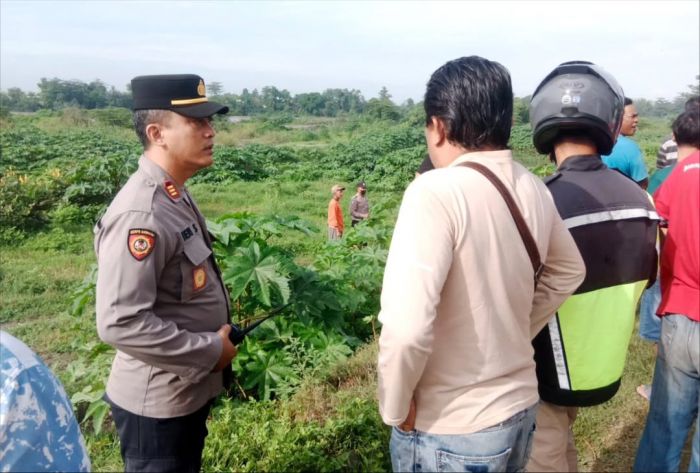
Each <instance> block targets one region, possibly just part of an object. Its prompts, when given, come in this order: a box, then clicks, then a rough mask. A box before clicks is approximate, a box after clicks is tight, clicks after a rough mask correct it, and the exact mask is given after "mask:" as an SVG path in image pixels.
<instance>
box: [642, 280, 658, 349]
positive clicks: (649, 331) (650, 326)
mask: <svg viewBox="0 0 700 473" xmlns="http://www.w3.org/2000/svg"><path fill="white" fill-rule="evenodd" d="M660 303H661V285H660V284H659V279H658V278H657V279H656V282H655V283H654V285H653V286H651V287H650V288H649V289H646V290H645V291H644V292H643V293H642V299H641V302H640V305H639V336H640V337H641V338H642V339H644V340H647V341H650V342H654V343H658V341H659V337H660V336H661V318H660V317H658V316H657V315H656V309H658V308H659V304H660Z"/></svg>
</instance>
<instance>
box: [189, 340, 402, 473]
mask: <svg viewBox="0 0 700 473" xmlns="http://www.w3.org/2000/svg"><path fill="white" fill-rule="evenodd" d="M376 353H377V352H376V347H375V345H374V344H372V345H369V346H366V347H363V348H362V349H361V350H359V351H358V355H357V356H354V357H353V358H351V359H348V360H346V361H342V362H340V363H338V364H337V365H336V366H335V367H334V368H333V369H332V370H329V371H328V372H326V373H325V374H323V375H319V376H317V377H315V378H311V377H307V378H306V379H305V381H304V382H303V384H302V386H301V389H300V391H299V392H298V393H297V394H296V395H294V396H293V397H292V398H291V399H289V400H278V401H266V402H244V403H241V402H240V401H233V400H230V399H225V400H223V401H221V402H220V403H219V404H218V405H217V406H216V407H215V408H214V410H213V412H212V419H211V421H210V422H209V424H208V428H209V436H208V438H207V442H206V445H205V448H204V454H203V464H202V467H203V469H204V470H205V471H208V470H211V471H389V470H390V469H391V464H390V461H389V451H388V447H389V436H390V432H391V431H390V429H389V428H388V427H386V426H385V425H384V424H383V423H382V421H381V418H380V417H379V413H378V411H377V405H376V401H375V392H376V382H375V379H376V371H375V369H374V366H375V360H376Z"/></svg>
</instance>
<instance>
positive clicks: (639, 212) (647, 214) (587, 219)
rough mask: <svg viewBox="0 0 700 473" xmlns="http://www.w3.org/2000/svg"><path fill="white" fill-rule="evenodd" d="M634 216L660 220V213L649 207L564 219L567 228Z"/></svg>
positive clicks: (608, 211)
mask: <svg viewBox="0 0 700 473" xmlns="http://www.w3.org/2000/svg"><path fill="white" fill-rule="evenodd" d="M632 218H648V219H650V220H660V219H659V214H657V213H656V211H654V210H647V209H620V210H603V211H602V212H595V213H590V214H586V215H578V216H576V217H569V218H567V219H566V220H564V224H565V225H566V228H574V227H580V226H582V225H590V224H592V223H600V222H610V221H613V220H628V219H632Z"/></svg>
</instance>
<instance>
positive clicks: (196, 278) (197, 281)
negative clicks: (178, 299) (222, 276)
mask: <svg viewBox="0 0 700 473" xmlns="http://www.w3.org/2000/svg"><path fill="white" fill-rule="evenodd" d="M206 285H207V271H206V269H204V266H197V267H196V268H194V269H193V270H192V289H193V290H195V291H199V290H200V289H202V288H203V287H204V286H206Z"/></svg>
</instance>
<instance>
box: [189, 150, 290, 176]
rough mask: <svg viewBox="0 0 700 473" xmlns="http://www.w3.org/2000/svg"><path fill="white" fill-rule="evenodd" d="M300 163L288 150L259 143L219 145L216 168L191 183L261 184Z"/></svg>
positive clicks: (207, 169)
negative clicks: (243, 145) (236, 145)
mask: <svg viewBox="0 0 700 473" xmlns="http://www.w3.org/2000/svg"><path fill="white" fill-rule="evenodd" d="M297 161H298V158H297V156H296V153H295V152H294V151H293V150H292V149H290V148H286V147H276V146H266V145H260V144H253V145H249V146H246V147H244V148H234V147H232V146H217V147H215V148H214V165H213V166H210V167H208V168H206V169H203V170H201V171H199V172H198V173H197V174H196V175H195V176H194V177H193V178H192V179H191V182H192V183H193V184H194V183H208V184H217V183H227V182H234V181H236V180H239V179H240V180H242V181H259V180H262V179H266V178H268V177H270V176H273V175H276V174H278V173H279V172H280V170H281V169H283V168H285V167H286V166H287V167H288V166H289V165H290V164H292V163H295V162H297Z"/></svg>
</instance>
